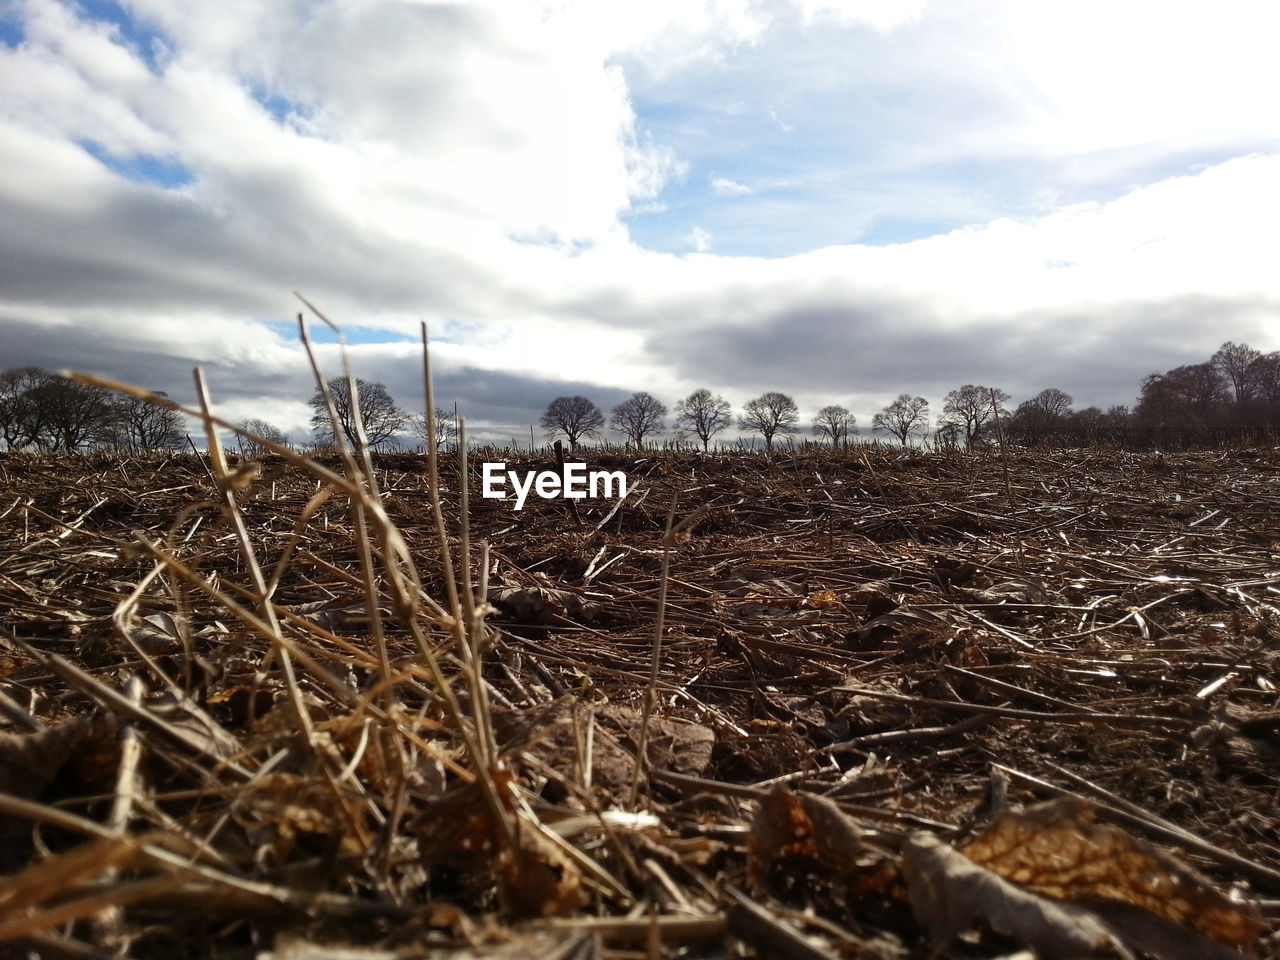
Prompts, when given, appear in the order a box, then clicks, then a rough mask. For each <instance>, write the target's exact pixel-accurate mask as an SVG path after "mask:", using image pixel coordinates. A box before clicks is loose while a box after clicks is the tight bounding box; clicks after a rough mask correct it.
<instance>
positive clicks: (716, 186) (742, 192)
mask: <svg viewBox="0 0 1280 960" xmlns="http://www.w3.org/2000/svg"><path fill="white" fill-rule="evenodd" d="M711 189H712V191H714V192H715V193H717V194H719V195H720V196H722V197H745V196H747V195H748V194H751V193H754V191H753V190H752V189H751V188H750V187H748V186H747V185H746V184H744V183H738V181H736V180H730V179H729V178H728V177H712V178H711Z"/></svg>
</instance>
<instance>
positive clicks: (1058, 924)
mask: <svg viewBox="0 0 1280 960" xmlns="http://www.w3.org/2000/svg"><path fill="white" fill-rule="evenodd" d="M902 875H903V879H904V880H906V884H907V896H908V898H909V899H910V901H911V909H912V911H913V912H914V913H915V915H916V919H917V920H919V921H920V923H921V925H923V926H924V927H925V929H927V930H928V931H929V939H930V941H931V942H932V943H933V946H934V947H935V948H937V949H942V948H944V947H946V946H947V945H948V944H950V943H951V941H952V940H954V939H955V938H956V937H957V936H959V935H960V934H961V933H964V932H965V931H967V930H969V929H970V928H971V927H972V926H973V924H974V922H975V921H979V920H980V921H982V922H983V923H985V924H986V925H987V926H989V927H990V928H991V929H993V930H995V931H997V932H998V933H1003V934H1006V935H1008V936H1010V937H1013V938H1015V939H1016V940H1018V941H1019V942H1021V943H1023V944H1025V945H1026V946H1028V947H1030V948H1031V949H1032V950H1034V951H1035V952H1036V954H1037V955H1038V956H1040V957H1041V958H1044V960H1050V958H1061V960H1068V958H1072V957H1089V956H1092V955H1093V954H1094V953H1096V952H1097V951H1098V950H1099V949H1102V948H1104V947H1107V946H1112V947H1115V946H1116V943H1115V940H1114V939H1113V937H1112V936H1111V933H1110V931H1109V930H1108V929H1107V928H1106V926H1105V925H1104V924H1103V923H1102V922H1101V921H1100V920H1098V919H1097V918H1096V917H1094V916H1093V915H1092V914H1091V913H1090V912H1089V911H1088V910H1086V909H1085V908H1083V907H1080V906H1077V905H1075V904H1072V903H1063V902H1060V901H1057V900H1051V899H1049V898H1047V897H1041V896H1037V895H1036V894H1034V893H1031V892H1029V891H1027V890H1023V889H1022V888H1020V887H1018V886H1016V885H1014V884H1012V883H1010V882H1009V881H1007V880H1005V879H1003V878H1001V877H999V876H997V875H996V874H994V873H992V872H991V871H989V870H985V869H983V868H982V867H980V866H978V865H977V864H975V863H974V862H973V861H972V860H970V859H968V858H967V857H965V856H963V855H962V854H960V853H957V852H956V851H955V850H953V849H951V848H950V847H948V846H946V845H945V844H944V843H943V842H942V841H941V840H938V839H937V838H936V837H931V836H928V835H926V834H922V835H920V836H916V837H912V838H911V839H909V840H908V841H907V842H906V843H905V844H904V845H903V848H902ZM1122 955H1128V954H1127V952H1126V953H1122Z"/></svg>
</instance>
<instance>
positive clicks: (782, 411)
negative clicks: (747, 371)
mask: <svg viewBox="0 0 1280 960" xmlns="http://www.w3.org/2000/svg"><path fill="white" fill-rule="evenodd" d="M799 421H800V410H799V409H798V408H797V407H796V402H795V401H794V400H792V399H791V398H790V397H789V396H787V395H786V394H785V393H779V392H778V391H776V390H770V391H769V392H768V393H762V394H760V396H758V397H756V398H755V399H754V400H748V401H747V404H746V406H744V407H743V408H742V416H740V417H739V418H738V426H739V427H740V428H741V429H743V430H750V431H752V432H753V433H758V434H760V436H762V437H764V448H765V450H767V451H772V450H773V438H774V437H775V436H776V435H777V434H779V433H795V432H796V424H797V423H798V422H799Z"/></svg>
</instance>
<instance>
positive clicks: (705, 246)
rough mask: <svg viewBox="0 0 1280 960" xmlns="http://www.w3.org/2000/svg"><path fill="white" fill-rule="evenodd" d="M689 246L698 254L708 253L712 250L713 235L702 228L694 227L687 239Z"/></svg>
mask: <svg viewBox="0 0 1280 960" xmlns="http://www.w3.org/2000/svg"><path fill="white" fill-rule="evenodd" d="M686 239H687V241H688V243H689V246H691V247H693V249H694V250H695V251H697V252H698V253H706V252H707V251H709V250H710V249H711V234H710V233H709V232H707V231H706V230H704V229H702V227H694V228H693V229H692V230H690V231H689V236H688V237H687V238H686Z"/></svg>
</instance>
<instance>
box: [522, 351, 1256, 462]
mask: <svg viewBox="0 0 1280 960" xmlns="http://www.w3.org/2000/svg"><path fill="white" fill-rule="evenodd" d="M1010 400H1011V397H1010V395H1009V393H1007V392H1006V391H1004V390H1002V389H1000V388H999V387H994V386H987V385H984V384H972V383H969V384H965V385H964V386H961V387H957V388H956V389H954V390H952V391H950V392H949V393H948V394H947V395H946V396H945V397H944V398H943V401H942V409H941V411H940V412H939V414H938V416H937V418H936V422H934V423H933V424H932V428H933V439H934V443H935V445H937V446H939V447H964V448H965V449H972V448H974V447H978V446H981V445H984V444H987V443H990V442H993V441H995V440H999V439H1003V440H1007V441H1008V442H1011V443H1016V444H1020V445H1024V446H1091V445H1094V444H1099V443H1107V444H1111V445H1113V446H1117V447H1126V448H1148V447H1153V446H1158V447H1167V448H1186V447H1194V446H1214V445H1217V444H1221V443H1229V442H1239V441H1248V442H1256V441H1259V440H1267V441H1274V440H1275V439H1276V438H1277V435H1278V434H1280V351H1273V352H1271V353H1262V352H1261V351H1259V350H1255V349H1254V348H1252V347H1250V346H1248V345H1247V344H1236V343H1232V342H1230V341H1228V342H1226V343H1224V344H1222V346H1221V347H1219V348H1218V350H1217V351H1216V352H1215V353H1214V354H1213V355H1212V356H1211V357H1210V358H1209V359H1207V360H1205V361H1204V362H1202V363H1198V364H1190V365H1184V366H1180V367H1176V368H1174V369H1172V370H1168V371H1166V372H1164V373H1152V374H1150V375H1148V376H1146V377H1144V378H1143V380H1142V386H1141V394H1140V395H1139V397H1138V402H1137V405H1136V406H1135V407H1134V409H1133V410H1130V409H1129V407H1127V406H1125V405H1123V404H1119V405H1116V406H1112V407H1110V408H1109V409H1107V410H1105V411H1104V410H1102V409H1101V408H1099V407H1096V406H1090V407H1084V408H1082V409H1074V408H1073V405H1074V403H1075V398H1074V397H1072V396H1071V395H1070V394H1069V393H1066V392H1065V391H1063V390H1061V389H1059V388H1057V387H1048V388H1046V389H1044V390H1041V391H1040V392H1039V393H1037V394H1036V395H1035V396H1034V397H1031V398H1030V399H1028V400H1024V401H1023V402H1021V403H1020V404H1018V406H1017V407H1016V408H1014V409H1013V410H1010V409H1009V408H1008V406H1007V404H1008V403H1009V401H1010ZM667 413H668V411H667V408H666V406H665V405H664V404H663V403H662V402H661V401H659V400H657V399H656V398H655V397H653V396H652V395H650V394H649V393H647V392H645V391H640V392H637V393H634V394H632V395H631V396H630V397H629V398H628V399H626V400H624V401H623V402H622V403H620V404H618V405H617V406H615V407H614V408H613V410H612V413H611V416H610V417H609V418H608V419H607V420H606V418H605V415H604V412H603V411H601V410H600V409H599V408H598V407H597V406H596V405H595V404H594V403H592V402H591V401H590V400H588V399H587V398H586V397H582V396H573V397H557V398H556V399H555V400H553V401H552V402H551V403H550V404H549V405H548V407H547V410H546V412H545V413H544V414H543V415H542V418H541V425H542V427H543V429H544V430H545V431H546V432H547V434H548V435H549V436H561V435H562V436H563V437H564V438H565V439H566V440H567V441H568V442H569V444H570V446H576V445H577V444H578V442H579V441H580V440H581V439H582V438H584V437H596V436H599V435H600V432H601V431H602V430H603V429H604V427H605V426H606V423H607V424H608V426H609V427H612V428H613V429H614V430H616V431H617V432H619V433H621V434H622V435H623V436H625V437H626V439H627V442H628V443H631V444H634V445H636V446H640V445H642V444H643V443H644V441H645V439H646V438H654V437H656V436H658V435H661V434H662V433H663V432H664V431H665V430H666V429H667V427H666V419H665V418H666V416H667ZM674 414H675V416H674V418H673V420H672V423H671V435H672V437H673V438H674V439H676V440H691V439H693V440H697V441H698V442H700V443H701V444H702V448H703V449H704V450H706V449H708V448H709V445H710V443H711V441H712V440H713V439H714V438H715V437H716V436H717V435H719V434H721V433H723V432H724V431H726V430H728V429H730V428H731V427H733V426H735V425H736V426H737V427H738V429H739V430H741V431H744V432H746V433H751V434H756V435H759V436H760V438H761V439H762V440H763V441H764V446H765V449H766V450H772V449H773V444H774V441H775V439H776V438H778V437H784V436H789V435H792V434H796V433H799V432H800V431H801V426H800V420H801V418H800V411H799V408H798V407H797V406H796V403H795V401H794V400H793V399H792V398H791V397H790V396H788V395H787V394H784V393H779V392H776V391H770V392H768V393H764V394H761V395H760V396H759V397H756V398H755V399H754V400H750V401H748V402H747V403H746V404H745V405H744V406H743V408H742V410H741V412H740V413H739V414H737V415H736V416H735V415H734V413H733V409H732V407H731V406H730V404H729V402H728V401H727V400H725V399H724V398H723V397H721V396H714V395H713V394H712V393H711V391H710V390H707V389H705V388H704V389H699V390H695V391H694V392H693V393H691V394H690V395H689V396H688V397H686V398H684V399H683V400H679V401H677V402H676V404H675V409H674ZM930 418H931V414H930V409H929V401H928V400H926V399H925V398H924V397H921V396H915V395H913V394H911V393H902V394H899V395H898V396H897V398H896V399H894V400H893V401H892V402H890V403H889V404H887V405H886V406H885V407H884V408H883V409H881V410H880V411H879V412H878V413H876V414H875V415H874V416H873V418H872V422H871V428H872V432H873V433H881V434H885V435H886V436H888V437H891V438H893V439H894V440H896V441H897V442H899V443H901V444H903V445H904V446H905V445H908V444H910V443H912V442H915V441H923V440H924V439H925V438H926V437H928V436H929V433H930V428H931V423H930ZM809 429H810V431H811V433H812V434H813V435H814V436H816V437H818V438H819V439H821V440H823V441H826V442H829V443H831V444H832V445H834V446H840V445H841V444H843V443H846V442H847V441H848V439H849V437H850V436H851V435H853V434H857V433H858V428H857V425H856V420H855V418H854V416H853V414H851V413H850V412H849V410H848V409H847V408H845V407H842V406H838V405H830V406H825V407H823V408H822V409H821V410H819V411H818V412H817V414H815V415H814V417H813V418H812V421H811V422H810V424H809Z"/></svg>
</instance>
